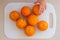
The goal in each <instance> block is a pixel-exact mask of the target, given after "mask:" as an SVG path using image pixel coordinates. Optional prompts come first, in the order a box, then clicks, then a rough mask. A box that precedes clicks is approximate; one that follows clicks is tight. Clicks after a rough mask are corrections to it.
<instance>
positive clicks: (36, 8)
mask: <svg viewBox="0 0 60 40" xmlns="http://www.w3.org/2000/svg"><path fill="white" fill-rule="evenodd" d="M39 8H40V5H39V4H35V5H34V6H33V8H32V11H33V13H34V14H35V15H40V14H41V13H40V10H39Z"/></svg>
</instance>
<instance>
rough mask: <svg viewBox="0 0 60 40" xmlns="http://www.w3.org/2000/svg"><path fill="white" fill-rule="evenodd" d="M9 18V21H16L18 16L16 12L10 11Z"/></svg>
mask: <svg viewBox="0 0 60 40" xmlns="http://www.w3.org/2000/svg"><path fill="white" fill-rule="evenodd" d="M9 17H10V19H11V20H13V21H16V20H17V19H18V18H19V17H20V15H19V13H18V12H17V11H12V12H11V13H10V14H9Z"/></svg>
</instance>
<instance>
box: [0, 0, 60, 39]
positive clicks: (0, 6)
mask: <svg viewBox="0 0 60 40" xmlns="http://www.w3.org/2000/svg"><path fill="white" fill-rule="evenodd" d="M34 1H36V0H0V40H13V39H9V38H7V37H6V36H5V34H4V27H3V26H4V25H3V24H4V22H3V21H4V8H5V6H6V5H7V4H8V3H11V2H34ZM47 2H49V3H52V4H53V5H54V7H55V9H56V15H57V26H56V33H55V35H54V37H53V38H50V39H40V40H60V0H47ZM14 40H21V39H14ZM24 40H27V39H24Z"/></svg>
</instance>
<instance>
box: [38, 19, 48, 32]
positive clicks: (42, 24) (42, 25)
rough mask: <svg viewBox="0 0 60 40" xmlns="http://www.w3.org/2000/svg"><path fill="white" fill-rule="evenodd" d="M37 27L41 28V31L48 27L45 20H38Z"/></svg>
mask: <svg viewBox="0 0 60 40" xmlns="http://www.w3.org/2000/svg"><path fill="white" fill-rule="evenodd" d="M38 29H39V30H41V31H45V30H47V29H48V23H47V22H46V21H43V20H42V21H40V22H39V23H38Z"/></svg>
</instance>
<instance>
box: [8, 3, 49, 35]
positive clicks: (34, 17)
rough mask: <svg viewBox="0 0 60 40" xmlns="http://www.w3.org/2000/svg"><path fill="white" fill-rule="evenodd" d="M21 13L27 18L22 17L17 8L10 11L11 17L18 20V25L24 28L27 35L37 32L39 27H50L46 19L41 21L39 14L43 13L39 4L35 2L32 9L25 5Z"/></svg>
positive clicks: (44, 28)
mask: <svg viewBox="0 0 60 40" xmlns="http://www.w3.org/2000/svg"><path fill="white" fill-rule="evenodd" d="M21 15H22V16H24V17H26V18H21V17H20V13H19V12H18V11H16V10H14V11H12V12H10V14H9V18H10V19H11V20H13V21H15V22H16V26H17V28H19V29H24V32H25V34H26V35H27V36H32V35H34V34H35V32H36V29H35V27H34V26H35V25H37V28H38V29H39V30H41V31H45V30H47V29H48V23H47V22H46V21H45V20H42V21H39V19H38V16H39V15H41V13H40V11H39V4H35V5H34V6H33V8H32V9H30V7H28V6H23V7H22V9H21Z"/></svg>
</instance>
